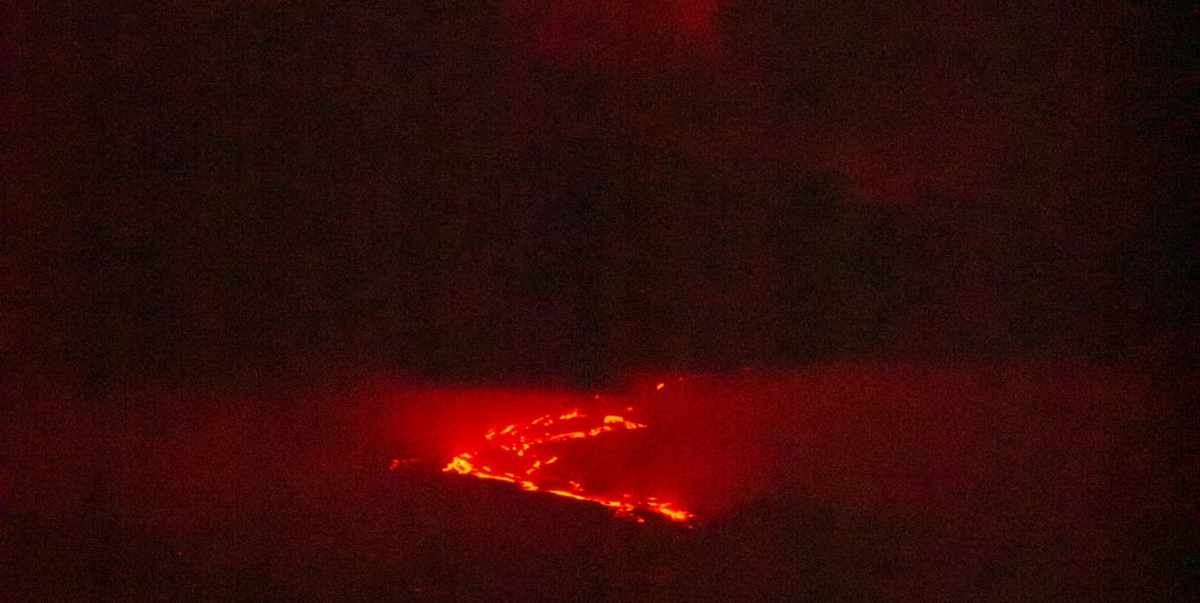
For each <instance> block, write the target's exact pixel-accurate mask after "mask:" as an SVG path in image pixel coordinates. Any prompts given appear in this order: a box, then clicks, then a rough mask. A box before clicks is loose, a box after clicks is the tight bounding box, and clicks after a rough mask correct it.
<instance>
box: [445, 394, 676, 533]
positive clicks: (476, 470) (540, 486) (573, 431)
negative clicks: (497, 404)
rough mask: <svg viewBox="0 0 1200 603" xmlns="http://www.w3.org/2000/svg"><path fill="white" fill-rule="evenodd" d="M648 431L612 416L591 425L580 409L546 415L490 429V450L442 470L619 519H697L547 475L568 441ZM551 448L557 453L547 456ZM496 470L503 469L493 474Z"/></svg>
mask: <svg viewBox="0 0 1200 603" xmlns="http://www.w3.org/2000/svg"><path fill="white" fill-rule="evenodd" d="M593 425H594V426H593ZM645 428H646V425H644V424H642V423H637V422H635V421H631V420H628V419H626V418H625V417H623V416H621V415H612V414H609V415H604V416H603V417H602V419H601V421H600V423H599V424H598V425H595V421H594V420H589V417H588V415H587V414H584V413H583V412H581V411H580V409H574V410H571V411H570V412H566V413H563V414H561V415H558V416H554V415H543V416H540V417H538V418H536V419H533V420H532V421H529V422H528V423H524V424H521V425H517V424H515V423H514V424H510V425H507V426H505V427H502V428H499V429H491V430H489V431H488V432H487V433H485V434H484V436H483V439H484V440H485V442H486V446H487V448H485V449H484V450H483V451H482V452H480V451H470V452H463V453H460V454H458V455H457V456H455V457H454V458H453V459H451V460H450V462H449V463H448V464H447V465H446V467H445V468H443V469H442V470H443V471H448V472H449V471H453V472H456V473H460V474H463V475H473V476H475V477H478V478H480V479H488V480H495V481H501V482H507V483H511V484H516V485H517V486H518V487H519V488H521V489H522V490H526V491H529V492H546V493H549V494H554V495H555V496H562V497H564V498H570V499H574V500H581V501H589V502H594V503H597V504H600V505H603V506H605V507H608V508H609V509H612V510H613V511H614V512H615V513H616V514H617V515H619V516H627V517H634V511H636V510H638V509H646V510H650V511H654V512H656V513H659V514H661V515H663V516H664V517H666V518H667V519H670V520H671V521H680V522H684V521H687V520H689V519H690V518H692V517H693V515H692V513H689V512H688V511H685V510H682V509H677V508H674V505H673V504H672V503H670V502H664V501H661V500H659V499H657V498H655V497H652V496H648V497H644V498H639V497H637V496H635V495H633V494H620V495H616V496H613V495H608V496H605V495H600V494H596V493H591V492H588V491H587V490H585V489H584V488H583V486H581V485H580V484H579V483H578V482H575V481H572V480H570V479H566V478H565V477H564V476H562V475H548V474H546V473H545V468H546V467H547V466H549V465H552V464H554V463H557V462H558V461H559V456H558V454H557V451H558V450H560V449H561V446H562V444H563V443H565V442H568V441H571V440H584V439H589V438H594V437H597V436H600V435H603V434H605V433H610V432H616V431H632V430H640V429H645ZM547 448H550V449H551V450H550V451H547ZM552 452H554V453H552ZM480 456H486V457H487V459H488V461H487V462H488V465H484V464H482V461H481V460H480V459H479V457H480ZM491 465H496V466H497V467H502V469H493V468H492V466H491Z"/></svg>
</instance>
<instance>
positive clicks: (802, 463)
mask: <svg viewBox="0 0 1200 603" xmlns="http://www.w3.org/2000/svg"><path fill="white" fill-rule="evenodd" d="M667 382H668V383H669V384H670V385H669V387H666V388H664V389H662V390H659V389H657V388H656V387H655V382H654V380H648V381H645V382H636V383H634V384H632V385H630V386H629V387H628V388H626V389H625V390H623V391H622V392H618V393H616V394H613V395H614V396H616V397H619V398H621V399H622V401H634V402H638V403H640V404H642V405H643V408H642V409H640V410H639V413H640V416H639V418H637V419H636V420H637V421H639V422H641V423H639V424H645V425H647V427H646V428H645V429H637V430H625V431H627V433H624V432H623V433H624V435H626V436H628V437H627V438H625V439H621V438H617V437H615V436H614V439H612V440H611V441H610V442H611V443H610V444H608V447H607V448H605V447H603V446H601V448H600V449H599V450H600V452H598V453H596V454H595V455H593V456H592V457H587V455H586V454H585V455H584V457H585V458H581V459H577V460H579V465H578V467H580V468H581V469H580V470H581V471H585V473H586V472H588V471H590V472H591V473H587V474H586V477H587V480H585V481H584V483H589V484H595V485H596V486H597V487H601V488H620V487H632V488H635V489H637V488H640V489H645V488H648V487H651V486H656V487H659V488H660V489H665V490H668V491H670V492H671V494H672V495H673V496H674V498H675V499H676V501H677V502H678V503H679V505H680V507H681V508H686V509H689V510H693V511H694V512H695V513H696V514H697V517H696V518H695V520H694V521H693V527H691V528H689V527H687V526H686V525H685V524H683V523H676V522H671V521H668V520H666V519H665V518H663V517H661V516H659V515H656V514H654V513H652V512H639V513H638V514H635V515H634V517H633V518H628V517H627V518H620V517H616V516H614V514H613V513H611V512H610V511H609V510H608V509H606V508H604V507H602V506H601V505H597V504H594V503H591V502H581V501H576V500H572V499H569V498H564V497H561V496H554V495H552V494H547V493H545V492H527V491H523V490H522V489H521V488H519V487H517V486H516V485H514V484H511V483H505V482H501V481H496V480H480V479H475V478H473V477H471V476H468V475H459V474H456V473H453V472H444V471H442V469H443V467H444V466H445V464H446V462H447V461H448V459H449V458H450V454H453V453H457V452H459V450H457V447H460V446H461V445H463V443H464V442H468V441H473V439H478V438H479V436H480V435H481V434H483V433H486V430H480V429H479V426H480V425H483V426H485V427H486V426H488V425H493V426H494V425H500V423H499V422H497V419H499V418H501V417H503V416H504V415H516V416H519V417H526V418H528V417H530V416H538V415H537V414H532V415H531V414H530V411H532V410H535V409H536V408H537V407H539V406H541V407H543V408H542V411H543V412H550V411H554V410H557V409H559V408H562V407H563V406H564V405H570V404H573V403H575V402H577V401H578V400H577V399H576V397H577V396H584V395H585V394H582V393H579V394H570V393H566V394H564V393H561V392H560V393H553V392H536V391H532V390H530V391H517V390H512V389H504V390H486V389H479V388H476V389H455V388H432V389H431V388H425V389H414V388H411V387H408V386H405V385H403V384H401V383H398V382H396V381H395V380H387V379H376V380H375V381H374V382H372V383H368V384H366V385H363V386H362V387H359V388H351V390H352V391H342V392H341V394H340V396H341V401H340V402H339V403H338V404H332V405H331V404H317V403H314V402H312V398H313V397H325V396H327V395H329V392H322V393H321V394H319V395H316V394H313V393H312V392H309V393H307V394H304V395H295V394H290V395H283V394H281V395H280V396H279V399H275V400H271V401H267V402H260V403H258V404H250V403H247V402H245V401H241V402H234V401H230V400H223V401H217V400H213V399H190V400H189V399H186V398H184V397H182V396H180V395H179V394H178V392H176V393H175V394H173V395H174V396H175V398H174V399H173V400H167V401H165V402H161V397H162V396H166V395H167V394H166V393H164V391H163V390H161V389H160V390H159V391H157V392H147V391H142V392H141V393H140V394H138V395H142V396H149V397H154V396H159V397H160V403H159V405H158V406H145V407H144V410H133V409H135V408H136V406H134V405H130V406H129V407H128V409H127V410H125V411H122V412H121V413H120V414H119V415H114V416H111V417H106V418H104V419H103V420H104V421H105V423H104V424H105V425H106V431H105V432H104V433H101V432H99V431H95V430H92V429H89V428H88V427H87V426H83V425H80V424H77V425H75V429H76V431H75V434H76V436H77V439H76V441H75V442H56V444H57V445H58V447H57V448H55V447H51V446H49V443H48V440H47V439H45V438H46V437H47V434H49V433H50V431H49V429H50V427H51V423H53V421H55V420H61V421H66V420H71V419H70V418H69V417H68V418H64V417H58V418H57V419H55V418H54V417H50V416H47V415H40V416H32V415H30V416H24V417H20V418H19V420H18V421H17V423H16V424H15V425H16V426H17V427H18V428H19V429H18V432H19V433H23V434H24V436H23V439H20V440H18V445H17V447H16V448H15V450H16V452H17V458H18V459H19V460H22V461H30V462H31V463H32V464H33V465H34V466H36V467H38V468H39V470H41V471H42V472H43V473H42V474H41V475H43V476H44V479H46V480H48V481H47V482H46V484H45V485H46V486H49V488H47V490H48V491H49V492H50V493H51V494H50V495H47V496H44V497H41V498H38V499H36V500H33V499H28V498H26V497H23V496H20V495H14V497H13V498H12V503H13V504H12V505H11V508H12V509H13V513H12V515H11V517H12V518H13V520H14V521H13V522H12V523H11V524H10V525H11V526H12V527H13V528H14V529H13V530H12V531H11V532H10V533H11V534H12V536H13V537H14V540H13V542H15V545H16V546H15V547H12V549H11V550H13V551H16V552H17V554H18V555H19V558H18V564H17V565H16V566H15V567H19V568H20V571H19V572H18V573H16V574H15V576H14V579H13V580H11V581H10V582H9V584H11V587H12V589H13V595H14V596H12V597H8V598H6V600H14V601H82V600H112V601H514V602H515V601H581V602H582V601H631V602H633V601H645V602H651V601H677V602H681V603H682V602H691V601H698V602H704V601H714V602H716V601H722V602H723V601H914V602H915V601H921V602H928V601H947V602H950V601H964V600H972V601H996V602H1000V601H1013V602H1016V601H1021V602H1024V601H1114V602H1116V601H1122V602H1123V601H1170V600H1177V597H1179V596H1180V595H1181V594H1182V592H1183V590H1182V588H1183V586H1182V584H1183V583H1182V581H1181V576H1182V566H1181V565H1180V564H1181V563H1182V561H1183V560H1184V559H1185V557H1184V556H1183V551H1184V550H1185V545H1186V544H1187V542H1188V536H1187V533H1186V532H1185V531H1183V529H1182V528H1180V524H1179V523H1178V520H1180V519H1181V518H1183V517H1184V513H1183V510H1184V509H1185V508H1186V507H1185V506H1184V504H1183V501H1184V499H1183V498H1182V495H1181V492H1182V491H1181V490H1180V489H1179V488H1180V487H1181V486H1180V484H1181V483H1182V482H1181V481H1180V480H1179V478H1178V475H1179V473H1178V471H1177V470H1178V469H1179V468H1180V467H1181V465H1180V464H1179V463H1180V462H1181V461H1180V460H1179V457H1178V453H1179V452H1180V451H1181V450H1182V446H1181V445H1180V442H1181V440H1180V439H1179V434H1180V432H1179V431H1177V428H1176V426H1175V424H1174V423H1173V419H1172V413H1173V412H1174V411H1173V410H1172V409H1173V408H1176V403H1178V402H1179V400H1180V396H1179V390H1178V387H1179V383H1175V384H1174V385H1172V384H1171V383H1170V382H1167V381H1163V380H1161V379H1159V378H1157V377H1155V376H1154V375H1153V373H1151V372H1149V371H1146V370H1141V369H1137V370H1135V369H1133V368H1130V367H1123V368H1114V367H1086V366H1078V365H1067V364H1058V365H1048V364H1024V365H1020V364H1012V365H1005V366H990V367H981V366H966V365H962V366H936V367H935V366H915V365H903V366H856V365H849V364H846V365H835V366H830V367H825V368H820V369H811V370H805V371H792V372H746V373H739V374H735V375H732V376H723V377H722V376H710V377H705V378H698V379H695V380H692V381H687V382H679V383H674V382H670V381H667ZM131 395H132V394H131ZM606 395H608V394H606ZM584 403H585V404H586V403H587V400H586V399H585V400H584ZM151 409H153V412H152V411H151ZM464 412H466V413H467V414H465V415H464ZM472 413H474V414H472ZM39 425H41V426H42V427H39ZM93 427H95V425H93ZM39 429H43V430H44V431H41V432H39ZM39 433H41V434H42V435H39ZM101 436H102V437H101ZM423 436H424V437H423ZM643 436H644V437H643ZM96 442H101V443H103V445H104V446H105V448H103V449H101V451H102V452H101V454H102V455H103V456H99V457H97V456H92V455H93V453H94V452H93V450H94V449H90V448H88V447H87V446H85V443H92V444H94V443H96ZM603 442H604V438H597V439H596V443H597V444H598V445H601V444H603ZM629 447H631V449H632V450H634V452H633V453H630V452H629V450H627V449H626V448H629ZM393 459H394V460H395V461H397V462H396V463H395V464H394V465H395V466H394V467H393V462H392V461H393ZM587 467H590V468H588V469H584V468H587ZM85 469H86V471H85ZM637 518H641V519H643V523H638V522H637V521H636V519H637ZM6 548H8V547H6Z"/></svg>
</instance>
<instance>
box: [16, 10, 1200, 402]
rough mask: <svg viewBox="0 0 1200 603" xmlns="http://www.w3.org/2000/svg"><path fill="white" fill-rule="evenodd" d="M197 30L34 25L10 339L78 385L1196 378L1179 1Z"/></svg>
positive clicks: (155, 13)
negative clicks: (1051, 373) (378, 379)
mask: <svg viewBox="0 0 1200 603" xmlns="http://www.w3.org/2000/svg"><path fill="white" fill-rule="evenodd" d="M206 4H207V6H206V7H205V8H195V7H191V6H190V4H189V3H171V2H158V3H141V4H137V3H135V4H129V3H117V4H112V5H109V4H104V3H101V4H98V5H97V4H86V5H85V4H73V3H69V2H56V3H51V4H48V5H45V6H38V7H37V9H36V10H35V9H29V10H25V11H23V12H18V13H17V15H16V18H14V19H11V20H10V23H9V27H10V31H12V32H13V33H15V34H17V35H15V36H11V37H10V42H9V43H8V47H9V49H10V52H9V53H8V56H9V63H10V65H9V67H10V69H11V68H12V67H16V69H17V70H16V71H15V75H11V76H10V77H9V79H8V81H9V82H10V83H9V86H10V88H15V90H14V92H15V94H12V95H11V98H12V102H11V103H10V104H11V106H12V107H13V108H14V109H15V111H10V115H11V116H13V117H15V119H10V120H9V123H10V128H11V129H13V130H15V133H16V134H17V135H16V136H15V137H12V138H10V142H9V144H8V145H7V146H8V148H7V150H6V152H7V156H8V159H9V164H10V165H11V167H12V170H11V172H10V173H11V174H13V175H14V176H15V177H13V178H11V179H10V183H11V184H10V189H11V190H12V191H13V192H15V193H16V194H15V195H13V197H14V198H15V202H14V203H11V204H9V206H10V208H11V211H10V212H9V213H10V214H11V215H10V216H9V220H8V222H9V227H8V232H9V233H10V234H9V236H6V237H5V239H6V243H5V248H6V250H7V252H6V255H7V256H8V257H9V258H10V260H9V262H7V265H8V268H7V272H8V275H9V276H8V277H7V279H8V280H9V281H10V282H13V283H15V286H13V287H11V288H10V290H11V291H15V292H17V293H16V294H15V295H11V294H10V298H15V301H16V304H15V307H16V308H17V309H18V311H17V312H16V318H17V319H18V320H17V321H16V323H15V324H16V329H14V330H13V331H12V332H13V333H15V335H10V337H9V338H8V339H9V340H10V344H9V345H10V346H11V345H13V342H15V345H16V346H17V347H16V349H20V350H22V351H33V350H36V351H37V352H38V354H37V356H38V357H39V358H40V360H39V362H40V363H41V364H48V365H50V366H51V367H58V368H55V369H54V370H59V369H61V370H65V371H67V372H79V371H83V372H85V373H86V372H89V371H90V372H95V373H103V374H105V375H139V376H144V375H151V376H156V377H161V376H173V377H176V378H179V377H186V378H191V377H196V378H201V379H203V378H207V377H208V376H212V375H224V374H228V373H230V372H237V371H245V372H246V375H245V377H246V379H248V380H249V381H251V382H253V381H255V379H256V378H258V377H260V376H261V377H262V378H263V379H268V378H272V377H271V375H274V374H278V373H279V372H280V371H283V372H285V373H286V372H287V371H290V370H295V368H296V367H297V366H298V367H305V366H309V365H311V364H313V363H318V364H326V363H333V364H339V363H342V364H349V365H354V364H356V363H357V364H364V363H366V364H372V365H380V366H384V367H388V368H391V369H396V370H406V371H412V372H414V373H417V374H420V375H423V376H428V377H431V378H443V377H446V378H451V379H485V380H504V381H511V380H516V381H521V380H526V381H527V380H530V379H533V380H549V381H554V382H573V383H580V382H582V383H587V384H594V383H603V382H605V381H606V380H608V379H611V378H613V377H614V376H619V375H621V374H622V373H623V372H624V371H628V370H637V369H644V368H660V367H679V368H701V369H710V368H727V367H732V366H743V365H753V366H761V365H778V364H789V363H803V362H809V361H814V360H817V361H819V360H823V359H827V358H832V357H844V356H854V357H862V356H889V357H895V356H900V357H912V356H920V357H932V358H944V357H955V358H961V357H979V356H983V357H991V358H994V357H1004V356H1009V355H1021V354H1028V353H1034V354H1046V353H1048V354H1052V355H1060V354H1069V355H1079V356H1082V357H1087V358H1104V359H1115V358H1127V357H1130V356H1137V355H1142V354H1145V353H1146V351H1147V350H1149V349H1160V348H1162V347H1163V346H1176V347H1177V346H1178V345H1179V341H1178V340H1179V337H1177V336H1175V335H1174V334H1173V333H1178V328H1179V325H1180V324H1182V323H1183V320H1184V318H1183V317H1184V311H1185V310H1187V309H1188V307H1189V305H1188V301H1187V300H1188V297H1187V295H1186V293H1185V292H1186V291H1187V289H1188V288H1187V287H1186V283H1185V282H1184V274H1185V272H1184V268H1185V267H1186V266H1185V258H1186V257H1187V255H1186V250H1187V249H1188V245H1189V237H1190V230H1191V229H1190V228H1189V227H1188V220H1189V219H1190V213H1189V212H1188V211H1186V210H1185V208H1186V202H1187V200H1188V199H1189V195H1190V193H1191V190H1190V189H1189V187H1188V186H1187V180H1186V179H1185V176H1187V175H1189V174H1190V172H1188V171H1187V169H1189V168H1190V167H1191V165H1190V164H1191V162H1189V161H1187V159H1186V158H1187V156H1188V153H1186V152H1185V146H1184V142H1185V140H1184V134H1186V133H1187V132H1188V130H1187V129H1186V126H1187V124H1188V123H1189V122H1188V121H1187V119H1186V115H1187V114H1186V113H1185V112H1184V111H1183V109H1184V107H1186V104H1185V103H1186V98H1187V97H1186V96H1185V95H1186V94H1187V93H1188V92H1190V88H1189V86H1188V82H1189V81H1190V80H1189V79H1188V76H1189V73H1190V72H1189V71H1188V69H1189V67H1188V61H1187V58H1188V56H1189V55H1188V52H1189V51H1191V50H1192V47H1191V46H1190V45H1189V44H1188V43H1186V42H1187V36H1186V33H1187V27H1188V26H1189V25H1191V24H1190V23H1189V22H1188V21H1187V20H1186V19H1185V16H1184V15H1181V14H1171V13H1168V12H1167V11H1166V7H1157V6H1156V5H1155V3H1145V5H1144V6H1143V5H1140V4H1123V3H1100V4H1097V3H1088V4H1086V5H1082V6H1074V5H1071V4H1070V3H1066V2H1062V3H1054V4H1051V5H1048V6H1037V7H1034V6H1025V5H1022V4H1021V3H1007V2H982V1H980V2H970V3H959V2H933V3H929V4H927V5H924V6H921V7H907V6H901V5H890V4H886V3H885V4H884V5H881V4H879V3H875V2H857V3H855V2H850V3H846V2H818V3H799V4H797V3H790V2H774V1H770V0H739V1H736V2H726V3H721V4H719V5H718V4H715V3H709V4H703V3H695V4H689V3H681V2H675V3H673V4H669V6H668V5H665V7H663V6H658V5H655V6H654V7H649V6H648V7H643V8H636V7H633V6H626V5H625V4H618V3H591V2H580V3H575V4H572V3H564V2H554V3H544V4H538V3H535V2H528V1H524V0H523V1H520V2H507V3H500V2H458V3H438V2H350V3H346V2H251V3H246V2H238V3H228V4H221V3H206ZM10 73H13V72H12V71H10ZM14 84H15V86H14ZM13 124H15V125H13ZM20 355H21V356H27V357H28V356H29V354H24V353H23V354H20ZM64 365H65V366H64ZM39 370H42V369H39Z"/></svg>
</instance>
